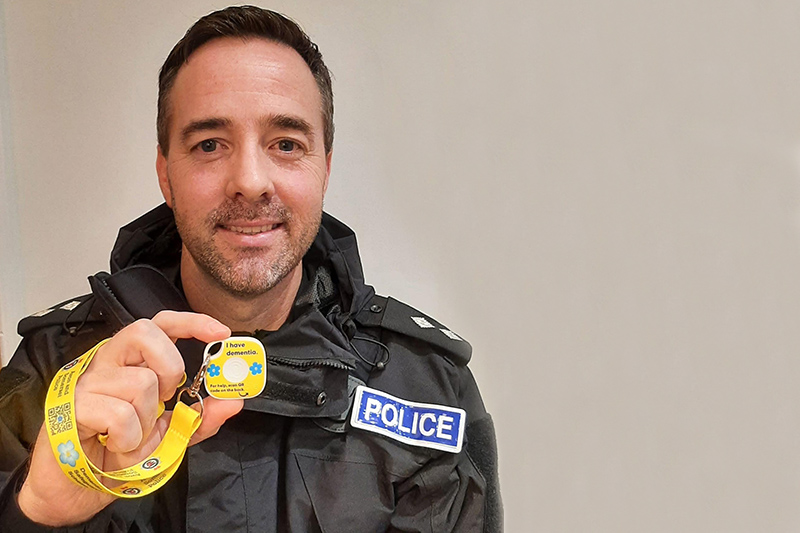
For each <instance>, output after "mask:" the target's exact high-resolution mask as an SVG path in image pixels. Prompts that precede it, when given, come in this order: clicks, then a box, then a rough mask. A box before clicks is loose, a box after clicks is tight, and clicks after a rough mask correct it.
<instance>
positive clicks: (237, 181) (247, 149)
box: [226, 144, 275, 203]
mask: <svg viewBox="0 0 800 533" xmlns="http://www.w3.org/2000/svg"><path fill="white" fill-rule="evenodd" d="M231 163H232V164H231V166H230V168H229V172H230V174H229V177H228V183H227V187H226V194H227V196H228V197H229V198H231V199H234V200H235V199H237V198H241V199H243V200H246V201H248V202H250V203H257V202H261V201H264V200H266V201H269V199H270V198H271V197H272V196H273V195H274V194H275V183H274V181H273V174H274V171H275V169H274V168H273V167H272V166H271V165H270V161H269V158H268V157H267V156H266V154H265V153H264V152H263V151H262V150H261V148H260V146H258V145H257V144H256V145H255V146H254V145H249V146H244V147H242V148H241V149H240V150H238V151H237V153H236V154H235V155H234V156H233V157H232V161H231Z"/></svg>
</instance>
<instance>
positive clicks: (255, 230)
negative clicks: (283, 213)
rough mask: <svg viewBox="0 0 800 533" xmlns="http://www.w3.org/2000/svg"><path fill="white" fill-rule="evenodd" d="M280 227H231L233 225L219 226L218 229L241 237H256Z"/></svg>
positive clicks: (264, 225)
mask: <svg viewBox="0 0 800 533" xmlns="http://www.w3.org/2000/svg"><path fill="white" fill-rule="evenodd" d="M280 226H281V224H261V225H252V224H249V225H246V226H238V225H233V224H231V225H227V224H221V225H220V227H221V228H223V229H225V230H228V231H231V232H233V233H239V234H241V235H258V234H259V233H266V232H268V231H272V230H274V229H276V228H278V227H280Z"/></svg>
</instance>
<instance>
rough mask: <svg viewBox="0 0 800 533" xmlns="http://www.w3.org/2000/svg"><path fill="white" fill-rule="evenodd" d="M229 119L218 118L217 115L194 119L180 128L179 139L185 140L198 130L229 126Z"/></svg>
mask: <svg viewBox="0 0 800 533" xmlns="http://www.w3.org/2000/svg"><path fill="white" fill-rule="evenodd" d="M231 124H232V123H231V121H230V119H227V118H219V117H212V118H205V119H203V120H195V121H193V122H190V123H189V124H187V125H186V126H185V127H184V128H183V129H182V130H181V140H182V141H183V142H186V141H187V140H188V139H189V137H191V136H192V135H193V134H194V133H197V132H198V131H208V130H218V129H221V128H229V127H230V126H231Z"/></svg>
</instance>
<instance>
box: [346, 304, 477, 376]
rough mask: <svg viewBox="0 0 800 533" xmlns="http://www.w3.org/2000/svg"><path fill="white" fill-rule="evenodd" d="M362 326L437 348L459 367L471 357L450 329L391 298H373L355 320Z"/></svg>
mask: <svg viewBox="0 0 800 533" xmlns="http://www.w3.org/2000/svg"><path fill="white" fill-rule="evenodd" d="M355 321H356V322H358V323H359V324H361V325H363V326H378V327H381V328H384V329H387V330H390V331H393V332H395V333H399V334H401V335H405V336H407V337H411V338H414V339H419V340H423V341H425V342H427V343H428V344H430V345H432V346H434V347H435V348H438V349H439V350H441V351H442V355H444V356H446V357H448V358H450V359H451V360H452V361H453V362H454V363H456V364H458V365H466V364H467V363H468V362H469V360H470V358H471V357H472V346H470V344H469V343H468V342H467V341H465V340H464V339H463V338H461V336H460V335H458V334H456V333H454V332H453V331H452V330H450V328H448V327H447V326H445V325H443V324H442V323H440V322H439V321H437V320H436V319H434V318H431V317H430V316H428V315H426V314H424V313H421V312H420V311H418V310H416V309H414V308H413V307H411V306H410V305H407V304H404V303H403V302H401V301H399V300H395V299H394V298H392V297H384V296H375V297H373V298H372V300H371V301H370V303H369V305H367V306H366V307H365V308H364V309H363V310H361V311H360V312H359V313H358V314H357V315H356V316H355Z"/></svg>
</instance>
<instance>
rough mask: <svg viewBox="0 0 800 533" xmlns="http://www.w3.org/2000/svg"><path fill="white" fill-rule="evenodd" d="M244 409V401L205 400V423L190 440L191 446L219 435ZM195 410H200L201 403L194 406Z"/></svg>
mask: <svg viewBox="0 0 800 533" xmlns="http://www.w3.org/2000/svg"><path fill="white" fill-rule="evenodd" d="M242 407H244V400H240V399H237V400H218V399H216V398H210V397H209V398H206V399H204V400H203V422H202V423H201V424H200V427H199V428H197V431H196V432H195V433H194V435H193V436H192V438H191V440H189V446H192V445H193V444H197V443H198V442H201V441H203V440H205V439H207V438H209V437H212V436H214V435H216V434H217V431H219V428H220V427H222V424H224V423H225V421H226V420H228V419H229V418H230V417H232V416H234V415H235V414H237V413H238V412H239V411H241V410H242ZM192 408H194V409H195V410H198V409H200V402H197V403H195V404H192Z"/></svg>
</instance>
